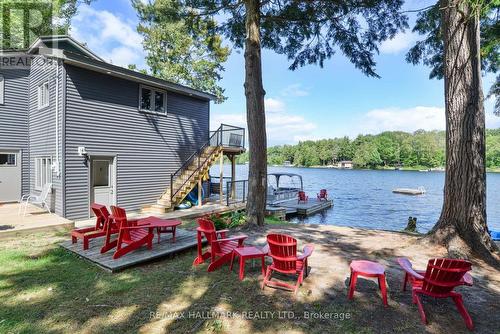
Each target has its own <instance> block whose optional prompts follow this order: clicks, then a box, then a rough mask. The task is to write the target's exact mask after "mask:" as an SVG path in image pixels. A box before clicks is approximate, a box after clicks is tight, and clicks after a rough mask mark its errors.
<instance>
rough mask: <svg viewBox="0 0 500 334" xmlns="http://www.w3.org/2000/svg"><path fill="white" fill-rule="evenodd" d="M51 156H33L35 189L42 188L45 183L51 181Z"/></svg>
mask: <svg viewBox="0 0 500 334" xmlns="http://www.w3.org/2000/svg"><path fill="white" fill-rule="evenodd" d="M51 165H52V158H49V157H39V158H35V189H38V190H40V189H42V187H43V186H44V185H45V184H47V183H52V167H51Z"/></svg>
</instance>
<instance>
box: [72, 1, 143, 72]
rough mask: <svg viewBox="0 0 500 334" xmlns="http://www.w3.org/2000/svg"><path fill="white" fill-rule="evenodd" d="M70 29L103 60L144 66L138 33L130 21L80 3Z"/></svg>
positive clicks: (116, 63) (121, 64)
mask: <svg viewBox="0 0 500 334" xmlns="http://www.w3.org/2000/svg"><path fill="white" fill-rule="evenodd" d="M70 33H71V35H72V36H73V37H74V38H76V39H77V40H78V41H80V42H82V43H85V44H87V46H88V47H89V48H90V49H91V50H92V51H94V52H96V53H97V54H98V55H99V56H101V57H102V58H103V59H104V60H106V61H110V62H112V63H113V64H115V65H120V66H127V65H128V64H132V63H133V64H137V65H138V67H139V68H143V67H144V55H145V54H144V50H143V48H142V37H141V35H139V34H138V33H137V31H136V30H135V23H134V22H132V21H129V20H125V19H122V18H120V17H118V16H117V15H115V14H113V13H111V12H109V11H106V10H101V11H99V10H95V9H93V8H92V7H90V6H88V5H82V6H80V7H79V11H78V14H77V15H76V16H75V17H74V18H73V20H72V24H71V30H70Z"/></svg>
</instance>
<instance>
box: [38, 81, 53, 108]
mask: <svg viewBox="0 0 500 334" xmlns="http://www.w3.org/2000/svg"><path fill="white" fill-rule="evenodd" d="M44 86H47V96H46V97H45V99H44V96H43V90H44ZM37 93H38V94H37V97H38V100H37V105H38V110H40V109H43V108H46V107H48V106H49V104H50V86H49V82H48V81H45V82H42V83H41V84H39V85H38V88H37Z"/></svg>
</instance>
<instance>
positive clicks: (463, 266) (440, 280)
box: [397, 258, 474, 330]
mask: <svg viewBox="0 0 500 334" xmlns="http://www.w3.org/2000/svg"><path fill="white" fill-rule="evenodd" d="M397 261H398V263H399V265H400V266H401V268H403V270H404V271H405V272H406V273H405V279H404V283H403V290H405V289H406V283H407V282H410V283H411V285H412V297H413V303H414V304H417V306H418V311H419V313H420V317H421V318H422V322H423V323H424V324H427V317H426V315H425V312H424V307H423V305H422V300H421V298H420V295H427V296H431V297H434V298H448V297H450V298H452V299H453V301H454V302H455V305H456V306H457V309H458V312H459V313H460V315H461V316H462V318H463V319H464V321H465V325H466V326H467V328H468V329H470V330H472V329H473V328H474V324H473V323H472V319H471V317H470V315H469V313H468V312H467V310H466V309H465V306H464V303H463V300H462V295H461V294H459V293H457V292H454V291H453V289H454V288H455V287H457V286H459V285H472V276H470V274H469V273H468V271H470V270H472V265H471V263H470V262H469V261H465V260H458V259H431V260H429V262H428V264H427V270H426V271H425V272H424V271H420V270H414V269H413V268H412V265H411V262H410V261H408V259H406V258H399V259H398V260H397Z"/></svg>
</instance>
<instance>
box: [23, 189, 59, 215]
mask: <svg viewBox="0 0 500 334" xmlns="http://www.w3.org/2000/svg"><path fill="white" fill-rule="evenodd" d="M51 190H52V183H46V184H45V185H44V186H43V187H42V192H41V193H40V195H23V196H22V197H21V200H20V201H19V202H20V203H21V205H19V211H18V212H17V214H18V215H19V214H21V207H22V204H23V201H24V213H23V216H26V209H27V208H28V204H29V203H31V204H35V205H40V206H41V207H42V208H45V210H47V211H48V212H49V213H52V212H50V207H49V205H48V204H47V196H48V195H49V193H50V191H51Z"/></svg>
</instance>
